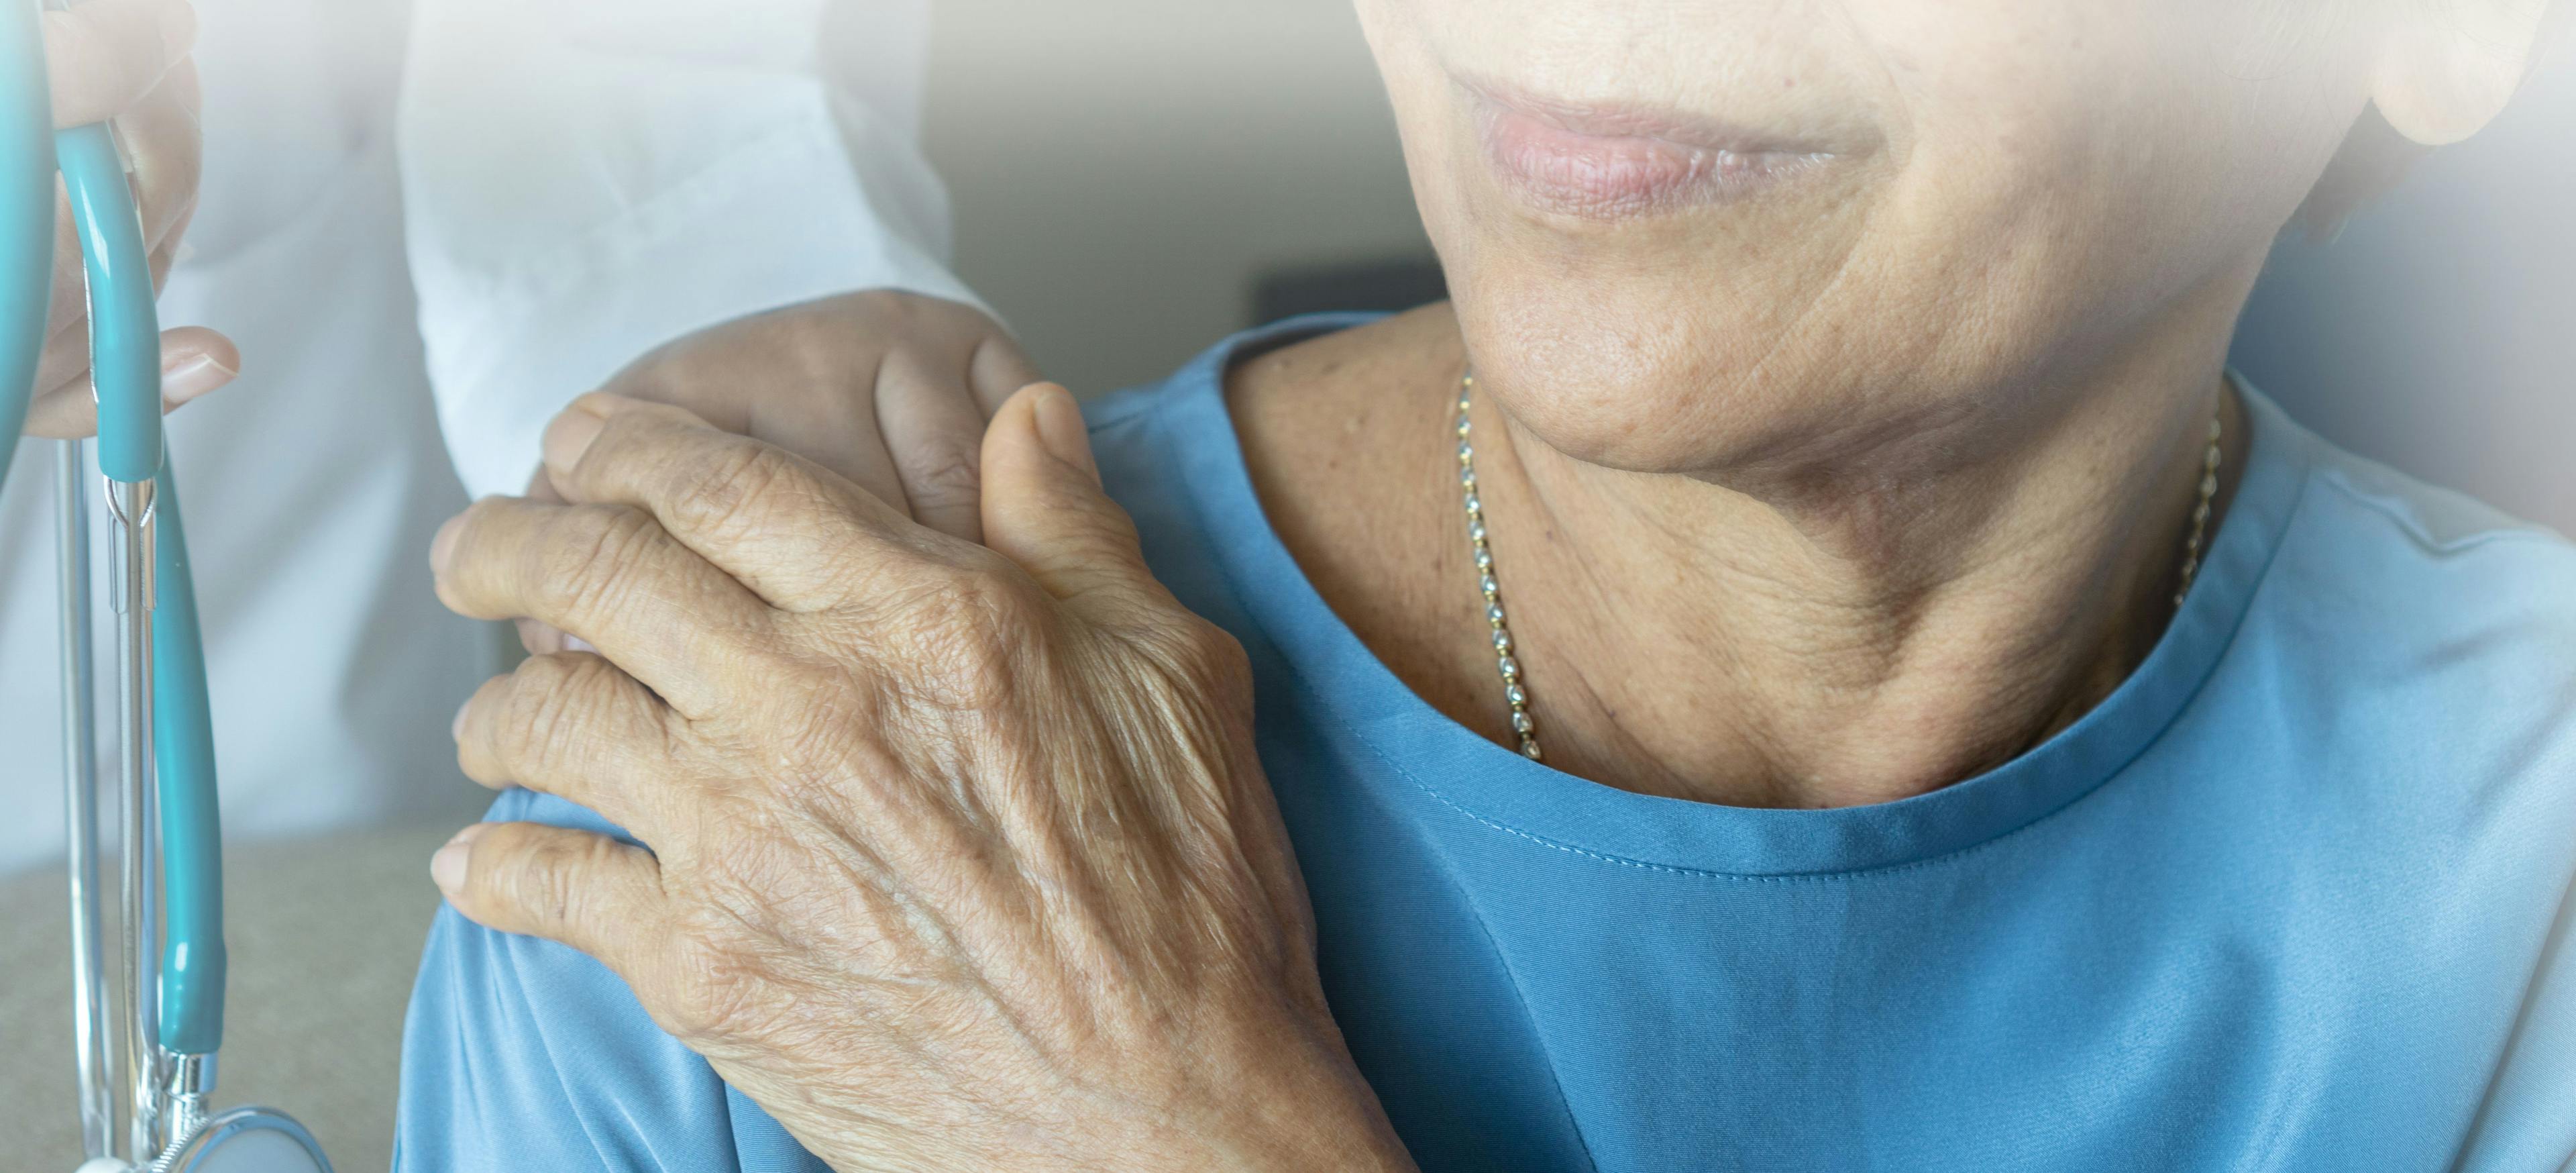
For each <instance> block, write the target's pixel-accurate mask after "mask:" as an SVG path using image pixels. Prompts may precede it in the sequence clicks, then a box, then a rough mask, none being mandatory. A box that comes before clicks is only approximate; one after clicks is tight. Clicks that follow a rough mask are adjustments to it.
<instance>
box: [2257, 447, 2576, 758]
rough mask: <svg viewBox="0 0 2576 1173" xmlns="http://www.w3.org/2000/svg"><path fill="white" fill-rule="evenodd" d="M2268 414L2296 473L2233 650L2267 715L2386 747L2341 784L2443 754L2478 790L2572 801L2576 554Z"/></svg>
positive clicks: (2479, 505)
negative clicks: (2301, 718) (2307, 717)
mask: <svg viewBox="0 0 2576 1173" xmlns="http://www.w3.org/2000/svg"><path fill="white" fill-rule="evenodd" d="M2264 415H2265V417H2267V418H2265V419H2264V420H2263V421H2262V422H2266V423H2268V424H2269V425H2271V426H2274V427H2277V428H2279V429H2280V430H2281V431H2282V432H2283V433H2285V434H2286V435H2285V437H2282V438H2284V439H2286V440H2287V441H2288V443H2286V444H2276V445H2275V448H2276V450H2278V449H2280V448H2286V447H2292V446H2295V448H2296V449H2297V450H2298V451H2297V454H2296V456H2295V457H2294V459H2295V460H2296V462H2297V463H2298V465H2299V466H2300V469H2301V472H2300V476H2299V477H2298V488H2297V491H2296V503H2295V505H2294V506H2293V507H2291V508H2290V509H2289V510H2288V512H2287V517H2286V522H2285V524H2284V525H2283V526H2282V529H2281V533H2280V537H2279V540H2278V542H2277V544H2276V545H2275V547H2274V549H2273V550H2272V553H2271V558H2270V564H2269V565H2268V567H2266V568H2265V570H2264V571H2263V573H2262V575H2261V578H2260V580H2259V582H2258V584H2257V587H2256V589H2255V590H2254V591H2253V593H2252V597H2251V599H2250V600H2249V603H2248V607H2247V612H2246V615H2245V622H2244V623H2243V625H2242V626H2241V627H2240V628H2239V629H2238V632H2237V635H2236V637H2235V643H2236V645H2237V646H2236V648H2235V649H2234V651H2235V652H2237V653H2239V655H2238V656H2237V660H2238V663H2239V664H2240V666H2242V665H2245V664H2258V663H2259V664H2263V665H2267V666H2268V667H2267V668H2266V670H2265V671H2264V672H2263V673H2262V675H2263V676H2264V678H2265V679H2266V680H2267V681H2268V683H2267V684H2266V685H2265V687H2264V691H2265V692H2266V693H2268V694H2269V696H2268V704H2269V706H2270V707H2271V708H2272V709H2273V710H2274V711H2276V712H2283V713H2311V714H2314V715H2315V716H2316V718H2317V719H2318V722H2320V723H2321V725H2320V727H2321V728H2331V729H2335V730H2341V731H2343V732H2342V734H2339V735H2338V736H2367V737H2368V738H2371V739H2373V740H2375V741H2376V742H2377V743H2378V744H2379V745H2380V746H2381V747H2382V748H2383V749H2385V750H2386V751H2387V753H2386V754H2384V755H2382V756H2383V757H2384V758H2385V761H2384V763H2383V765H2385V766H2386V767H2388V768H2387V769H2380V768H2377V767H2364V768H2361V769H2357V770H2354V771H2353V772H2352V774H2351V775H2350V776H2348V780H2357V779H2358V778H2359V777H2360V776H2363V775H2370V776H2379V775H2383V774H2384V775H2386V776H2387V777H2388V778H2389V779H2390V780H2391V781H2392V782H2396V781H2399V780H2400V776H2401V775H2405V774H2407V773H2408V771H2407V770H2405V769H2400V768H2397V767H2398V766H2399V764H2400V763H2404V762H2414V763H2417V764H2418V765H2421V764H2423V763H2424V762H2425V761H2426V760H2427V759H2425V758H2424V756H2423V755H2424V754H2426V753H2428V752H2433V751H2435V750H2438V753H2437V754H2436V755H2435V756H2436V757H2437V758H2438V759H2439V760H2440V762H2441V765H2440V766H2439V767H2438V772H2439V773H2440V774H2442V775H2443V776H2445V777H2447V778H2450V779H2454V780H2458V781H2461V782H2465V783H2471V785H2470V786H2469V787H2468V790H2469V791H2478V792H2486V793H2488V794H2489V796H2490V797H2492V796H2493V792H2494V788H2495V787H2499V786H2502V787H2509V788H2527V787H2533V786H2537V787H2538V788H2540V789H2544V790H2548V791H2550V792H2552V793H2553V794H2555V795H2556V796H2557V800H2558V801H2576V544H2571V543H2570V542H2569V541H2568V540H2567V539H2566V538H2564V537H2562V536H2560V535H2559V534H2557V533H2555V532H2552V531H2551V530H2549V529H2548V528H2546V527H2543V526H2539V525H2535V524H2532V523H2529V522H2525V521H2521V520H2518V519H2516V518H2514V517H2511V516H2509V515H2507V514H2505V513H2504V512H2502V511H2500V510H2497V509H2495V508H2493V507H2491V506H2488V505H2486V504H2485V503H2483V502H2480V501H2478V500H2476V499H2474V498H2472V497H2469V496H2467V495H2466V494H2462V493H2457V492H2453V491H2451V490H2448V489H2443V488H2439V487H2436V486H2432V485H2428V484H2425V483H2424V482H2422V481H2419V480H2416V479H2414V478H2412V477H2409V476H2406V475H2405V474H2402V473H2399V472H2397V471H2395V470H2393V469H2391V468H2388V467H2387V466H2385V465H2382V464H2379V463H2377V462H2375V461H2372V460H2369V459H2366V458H2364V457H2361V456H2357V455H2354V454H2352V453H2350V452H2346V451H2343V450H2341V449H2338V448H2336V447H2334V446H2333V445H2331V444H2328V443H2327V442H2325V441H2324V440H2322V439H2319V438H2317V437H2316V436H2314V435H2313V434H2311V433H2308V432H2306V431H2305V430H2304V429H2302V428H2299V427H2298V425H2296V424H2293V423H2290V422H2288V421H2287V419H2286V418H2285V417H2282V416H2280V415H2279V411H2278V408H2273V407H2268V405H2267V408H2266V411H2265V413H2264ZM2364 730H2368V731H2369V732H2368V733H2367V734H2365V733H2364V732H2363V731H2364ZM2399 789H2400V790H2401V791H2403V792H2409V793H2414V794H2418V795H2420V793H2421V792H2420V791H2415V790H2414V788H2413V786H2411V785H2408V786H2403V787H2400V788H2399Z"/></svg>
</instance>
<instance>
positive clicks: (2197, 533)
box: [1458, 371, 2226, 761]
mask: <svg viewBox="0 0 2576 1173" xmlns="http://www.w3.org/2000/svg"><path fill="white" fill-rule="evenodd" d="M1475 393H1476V373H1475V372H1474V371H1468V372H1467V373H1465V374H1463V375H1461V376H1459V378H1458V487H1459V490H1460V491H1461V492H1463V493H1465V494H1466V498H1467V500H1466V505H1467V542H1468V545H1469V547H1470V548H1471V549H1472V550H1473V551H1474V555H1475V562H1476V579H1477V583H1476V585H1477V588H1478V590H1479V591H1481V592H1482V593H1483V594H1484V596H1485V626H1487V627H1489V628H1491V629H1493V633H1494V659H1495V668H1496V670H1497V671H1499V672H1501V673H1502V677H1503V702H1504V703H1505V704H1508V705H1510V706H1511V711H1512V715H1511V724H1512V734H1513V736H1516V737H1518V738H1520V742H1521V756H1523V757H1526V758H1528V759H1530V760H1531V761H1537V760H1539V748H1538V719H1537V718H1535V717H1532V716H1530V696H1529V686H1528V685H1527V684H1525V683H1523V682H1522V680H1521V662H1520V658H1519V657H1518V656H1515V655H1513V654H1512V629H1511V625H1510V623H1509V622H1508V621H1507V620H1506V618H1505V616H1504V614H1503V587H1502V580H1501V579H1499V578H1497V577H1496V576H1495V574H1494V551H1493V549H1492V547H1490V546H1488V545H1486V543H1485V503H1484V501H1483V499H1481V498H1479V497H1478V496H1477V495H1476V446H1475V444H1474V443H1473V440H1474V439H1475V436H1474V426H1473V425H1472V424H1470V423H1469V422H1468V419H1467V408H1468V406H1469V405H1470V404H1472V403H1473V402H1474V401H1475ZM2219 405H2220V410H2219V411H2218V412H2214V413H2212V414H2211V415H2210V417H2209V446H2208V447H2207V448H2206V449H2205V450H2204V451H2203V452H2202V453H2201V459H2200V500H2199V502H2198V503H2196V504H2194V505H2193V506H2192V510H2191V536H2190V537H2188V538H2186V539H2185V540H2184V541H2183V546H2182V582H2181V585H2180V586H2177V587H2176V588H2174V596H2173V602H2174V606H2176V607H2180V606H2182V600H2183V596H2185V595H2188V594H2190V593H2191V580H2192V578H2193V576H2195V575H2197V574H2199V573H2200V550H2201V540H2202V539H2203V538H2205V537H2207V536H2208V531H2209V508H2210V502H2212V501H2214V500H2216V499H2217V497H2218V461H2219V457H2220V451H2221V449H2220V446H2219V438H2220V435H2221V431H2220V429H2221V424H2220V422H2219V421H2220V420H2221V419H2222V418H2223V417H2224V414H2225V408H2226V400H2225V399H2224V398H2223V397H2222V398H2221V399H2220V400H2219Z"/></svg>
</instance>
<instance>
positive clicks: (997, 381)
mask: <svg viewBox="0 0 2576 1173" xmlns="http://www.w3.org/2000/svg"><path fill="white" fill-rule="evenodd" d="M992 329H993V332H992V333H990V334H987V335H985V336H984V340H983V341H981V342H978V343H976V344H975V353H974V354H973V355H972V356H970V357H969V358H968V359H967V360H966V382H967V384H968V385H969V386H972V387H973V388H974V389H975V402H976V404H977V405H978V406H980V407H982V408H983V409H984V418H985V419H988V420H989V419H991V418H993V413H995V412H998V411H1000V410H1002V405H1003V404H1005V403H1008V402H1010V399H1011V396H1013V395H1015V394H1017V393H1018V392H1019V390H1020V388H1022V387H1026V386H1028V385H1029V384H1031V383H1034V382H1037V381H1038V380H1039V379H1041V378H1043V377H1044V376H1042V375H1040V374H1038V366H1037V364H1036V363H1033V362H1030V361H1029V356H1028V355H1027V354H1025V353H1023V352H1022V351H1021V350H1020V344H1019V342H1018V341H1017V340H1015V339H1013V338H1012V337H1011V336H1010V335H1008V334H1005V333H1003V332H1002V330H1001V327H999V326H994V327H992Z"/></svg>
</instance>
